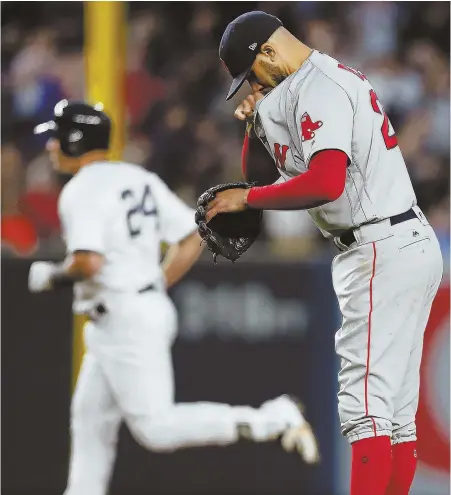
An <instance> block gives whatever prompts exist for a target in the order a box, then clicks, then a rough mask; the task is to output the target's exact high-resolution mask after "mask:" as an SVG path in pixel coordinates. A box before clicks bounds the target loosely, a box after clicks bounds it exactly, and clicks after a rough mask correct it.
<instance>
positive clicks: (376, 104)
mask: <svg viewBox="0 0 451 495" xmlns="http://www.w3.org/2000/svg"><path fill="white" fill-rule="evenodd" d="M338 68H339V69H344V70H347V71H348V72H351V73H352V74H354V75H356V76H357V77H358V78H359V79H361V80H362V81H365V80H366V77H365V76H364V75H363V74H362V73H361V72H359V71H357V70H355V69H353V68H352V67H347V66H346V65H343V64H338ZM370 101H371V106H372V107H373V110H374V111H375V112H376V113H378V114H379V115H383V117H384V121H383V122H382V127H381V133H382V137H383V139H384V143H385V147H386V148H387V149H388V150H392V149H393V148H396V146H398V140H397V139H396V134H395V133H393V134H392V135H391V136H390V135H389V130H390V129H389V128H390V125H389V120H388V117H387V114H386V113H385V112H384V109H383V108H382V105H381V103H380V101H379V99H378V97H377V94H376V92H375V91H374V90H373V89H371V90H370Z"/></svg>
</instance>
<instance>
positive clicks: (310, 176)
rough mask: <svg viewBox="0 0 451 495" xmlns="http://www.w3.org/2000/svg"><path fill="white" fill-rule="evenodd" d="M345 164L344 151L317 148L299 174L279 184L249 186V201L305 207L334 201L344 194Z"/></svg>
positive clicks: (275, 206)
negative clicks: (306, 168) (305, 169)
mask: <svg viewBox="0 0 451 495" xmlns="http://www.w3.org/2000/svg"><path fill="white" fill-rule="evenodd" d="M347 165H348V155H347V154H346V153H345V152H343V151H340V150H331V149H326V150H322V151H319V152H318V153H316V154H315V155H314V156H313V158H312V159H311V160H310V165H309V169H308V170H307V172H305V173H303V174H302V175H299V176H297V177H294V178H293V179H290V180H288V181H287V182H283V183H281V184H272V185H270V186H263V187H253V188H251V190H250V191H249V195H248V198H247V202H248V205H249V206H250V207H251V208H256V209H261V210H306V209H310V208H315V207H317V206H322V205H324V204H326V203H330V202H332V201H335V200H337V199H338V198H339V197H340V196H341V195H342V194H343V191H344V188H345V183H346V169H347Z"/></svg>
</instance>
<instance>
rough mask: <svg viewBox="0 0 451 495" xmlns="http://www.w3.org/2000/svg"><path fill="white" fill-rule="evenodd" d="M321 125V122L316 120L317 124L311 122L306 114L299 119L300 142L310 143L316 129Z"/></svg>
mask: <svg viewBox="0 0 451 495" xmlns="http://www.w3.org/2000/svg"><path fill="white" fill-rule="evenodd" d="M322 125H323V123H322V122H321V120H318V121H317V122H313V121H312V119H311V118H310V115H309V114H308V113H307V112H306V113H304V115H303V116H302V118H301V136H302V141H310V139H313V138H314V137H315V132H314V131H316V130H317V129H319V128H320V127H321V126H322Z"/></svg>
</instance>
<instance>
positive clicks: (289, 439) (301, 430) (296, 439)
mask: <svg viewBox="0 0 451 495" xmlns="http://www.w3.org/2000/svg"><path fill="white" fill-rule="evenodd" d="M284 398H286V400H288V401H291V403H292V404H293V407H295V408H296V410H297V414H298V416H299V420H298V421H297V422H296V423H294V424H290V425H289V426H287V429H286V430H285V432H284V433H283V434H282V438H281V443H282V447H283V449H284V450H285V451H286V452H297V453H298V454H299V455H300V456H301V457H302V459H303V460H304V462H306V463H307V464H317V463H318V462H319V461H320V453H319V447H318V442H317V440H316V437H315V434H314V432H313V429H312V427H311V426H310V424H309V423H308V422H307V420H306V419H305V417H304V414H303V411H304V406H303V405H302V403H301V402H300V401H299V400H298V399H297V398H295V397H290V396H284Z"/></svg>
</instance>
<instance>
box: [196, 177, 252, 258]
mask: <svg viewBox="0 0 451 495" xmlns="http://www.w3.org/2000/svg"><path fill="white" fill-rule="evenodd" d="M253 185H254V184H252V183H249V182H233V183H230V184H221V185H219V186H215V187H211V188H210V189H208V190H207V191H205V192H204V193H203V194H202V195H201V196H200V197H199V199H198V200H197V210H196V223H197V225H198V231H199V235H200V236H201V237H202V239H203V240H204V241H205V243H206V244H207V247H208V249H209V250H210V251H211V252H212V253H213V261H214V262H215V263H216V257H217V256H218V255H221V256H224V258H227V259H229V260H230V261H236V260H237V259H238V258H239V257H240V256H241V255H242V254H243V253H245V252H246V251H247V250H248V249H249V248H250V247H251V246H252V244H253V243H254V241H255V239H256V238H257V237H258V235H259V233H260V229H261V224H262V211H261V210H252V209H248V210H244V211H240V212H236V213H218V214H217V215H216V216H214V217H213V218H212V219H211V220H210V222H208V224H207V222H206V213H207V205H208V203H210V201H212V200H213V199H214V198H215V196H216V193H218V192H221V191H225V190H226V189H236V188H250V187H252V186H253Z"/></svg>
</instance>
